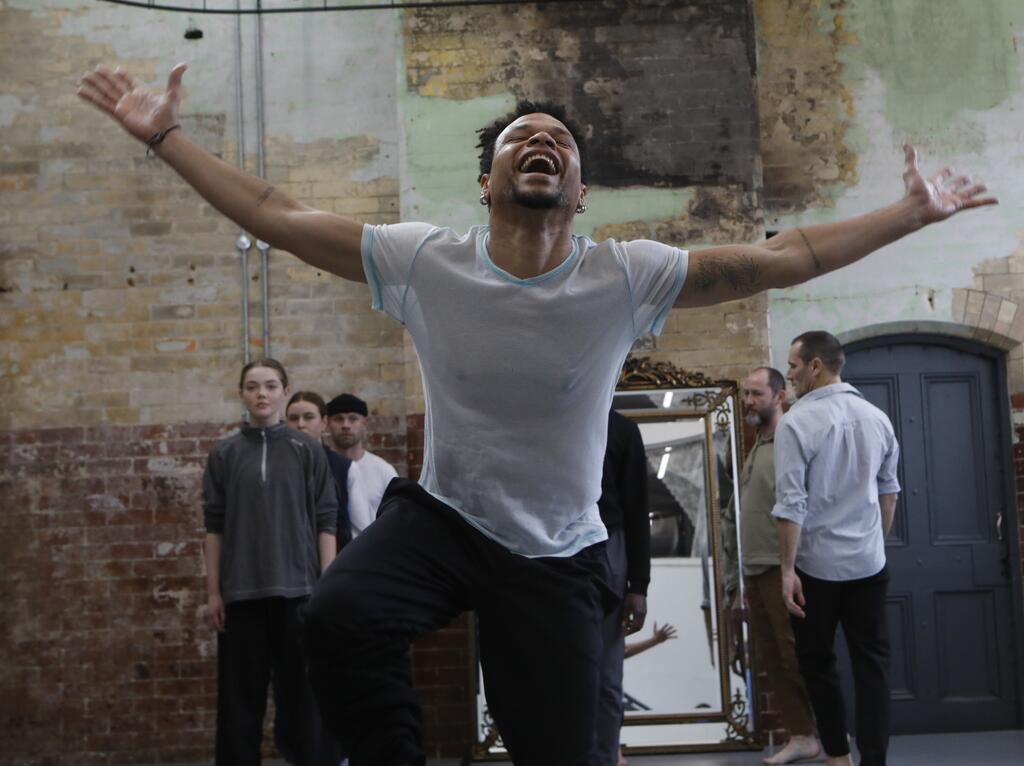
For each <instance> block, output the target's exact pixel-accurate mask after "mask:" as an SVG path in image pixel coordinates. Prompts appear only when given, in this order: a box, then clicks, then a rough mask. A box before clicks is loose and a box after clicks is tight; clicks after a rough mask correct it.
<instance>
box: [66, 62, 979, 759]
mask: <svg viewBox="0 0 1024 766" xmlns="http://www.w3.org/2000/svg"><path fill="white" fill-rule="evenodd" d="M184 72H185V66H184V65H183V64H179V65H177V66H176V67H174V68H173V69H172V70H171V73H170V77H169V80H168V84H167V88H166V90H165V91H163V92H160V91H153V90H149V89H147V88H145V87H144V86H142V85H141V84H139V83H138V82H137V81H136V80H135V79H134V78H133V77H132V76H131V75H129V74H128V73H126V72H123V71H120V70H116V69H115V70H109V69H104V68H99V69H96V70H94V71H92V72H89V73H88V74H87V75H85V77H84V79H83V83H82V86H81V88H80V91H79V92H80V94H81V96H82V97H83V98H84V99H85V100H87V101H89V102H91V103H92V104H94V105H95V106H97V107H98V108H99V109H100V110H101V111H103V112H104V113H105V114H107V115H109V116H110V117H112V118H113V119H114V120H116V121H117V122H118V123H120V124H121V126H122V127H124V128H125V129H126V130H127V131H128V132H129V133H130V134H131V135H133V136H134V137H136V138H138V139H139V140H140V141H142V142H143V143H145V144H147V145H148V147H149V149H150V150H152V151H153V152H155V153H156V154H157V156H159V157H160V158H161V159H162V160H163V161H164V162H166V163H167V164H168V165H170V166H171V167H172V168H173V169H174V170H175V171H177V172H178V173H179V174H180V175H181V177H182V178H184V179H185V181H186V182H187V183H189V184H190V185H191V186H192V187H193V188H195V189H196V191H197V192H199V194H201V195H202V196H203V197H204V198H205V199H206V200H207V201H209V202H210V204H212V205H213V206H214V207H216V208H217V209H218V210H220V211H221V212H222V213H223V214H224V215H226V216H227V217H229V218H230V219H232V220H233V221H234V222H235V223H237V224H238V225H239V226H241V227H242V228H244V229H245V230H247V231H249V232H251V233H253V234H255V235H256V236H257V237H259V238H260V239H261V240H263V241H265V242H268V243H269V244H270V245H271V246H273V247H276V248H279V249H281V250H287V251H289V252H291V253H294V254H295V255H296V256H298V257H299V258H300V259H301V260H303V261H305V262H306V263H308V264H310V265H312V266H314V267H316V268H318V269H321V270H323V271H327V272H330V273H332V274H335V275H337V276H339V277H342V278H344V279H349V280H354V281H358V282H367V283H368V284H369V290H370V295H371V296H372V303H373V306H374V308H376V309H378V310H381V311H384V312H386V313H387V314H388V315H390V316H391V317H392V318H394V319H395V320H397V321H399V322H401V323H402V324H403V325H404V326H405V327H406V328H407V330H408V331H409V334H410V336H411V337H412V340H413V343H414V344H415V347H416V351H417V354H418V358H419V361H420V365H421V369H422V375H423V388H424V394H425V399H426V428H425V436H424V438H425V446H424V465H423V473H422V475H421V477H420V481H419V483H415V482H412V481H408V480H402V479H396V480H394V481H392V482H391V485H390V486H389V488H388V492H387V494H386V495H385V497H384V500H383V502H382V506H381V514H380V517H379V518H378V520H377V521H376V522H375V523H374V524H372V525H371V526H370V527H369V528H368V529H367V531H366V532H365V533H364V534H363V535H361V536H359V537H358V538H356V539H355V540H354V541H353V542H352V543H351V544H350V545H349V546H347V547H346V549H345V550H344V551H343V552H342V554H341V556H340V557H338V559H337V560H336V561H335V563H334V564H333V565H332V566H331V568H330V569H329V570H328V571H327V573H326V575H325V576H324V577H323V578H322V579H321V581H320V582H319V584H318V586H317V588H316V590H315V591H314V594H313V596H312V598H311V600H310V604H309V608H308V611H307V638H308V644H309V650H310V662H311V677H312V680H313V683H314V686H315V689H316V690H317V693H318V699H319V701H320V703H321V711H322V713H323V715H324V719H325V722H326V723H327V725H328V726H330V727H332V731H333V732H334V734H335V735H336V736H337V737H338V739H339V740H340V741H341V744H342V746H343V748H344V749H345V751H346V752H348V753H349V754H350V758H351V762H352V765H353V766H363V764H375V765H384V764H422V763H424V754H423V750H422V746H421V742H420V724H419V711H418V707H417V704H416V700H415V696H414V693H413V689H412V682H411V674H410V668H409V654H408V648H409V645H410V643H411V642H412V641H414V640H415V639H416V638H418V637H419V636H421V635H423V634H424V633H426V632H428V631H431V630H435V629H438V628H440V627H442V626H444V625H445V624H447V623H448V622H449V621H450V620H451V619H452V618H454V617H455V616H456V615H458V614H459V613H460V612H462V611H464V610H467V609H476V610H477V613H478V616H479V623H480V646H481V662H482V668H483V673H484V679H485V683H486V686H487V689H488V692H489V701H490V704H491V712H492V714H493V715H494V718H495V721H496V722H497V724H498V728H499V730H500V731H501V733H502V735H503V737H504V742H505V744H506V745H507V746H508V749H509V752H510V753H511V756H512V758H513V759H514V760H515V762H516V763H519V764H529V766H545V765H546V764H551V765H552V766H554V765H556V764H557V766H583V765H584V764H591V763H593V752H594V748H595V736H594V722H595V715H596V707H597V696H598V695H597V691H598V670H599V666H600V652H601V623H602V620H603V616H604V614H605V612H606V611H607V610H610V609H613V608H618V607H619V605H620V602H619V599H618V598H616V594H615V593H614V592H613V590H612V589H611V588H609V585H608V565H607V564H608V562H607V557H606V554H605V550H604V546H603V545H602V543H603V541H604V540H605V537H606V533H605V529H604V526H603V525H602V524H601V520H600V517H599V515H598V508H597V500H598V498H599V497H600V494H601V471H602V459H603V456H604V449H605V439H606V434H607V413H608V409H609V407H610V406H611V399H612V392H613V391H614V389H615V385H616V382H617V380H618V376H619V370H620V369H621V366H622V363H623V361H624V360H625V358H626V355H627V354H628V353H629V350H630V348H631V346H632V344H633V342H634V341H635V340H636V339H637V338H638V337H639V336H641V335H643V334H645V333H655V334H656V333H658V332H659V331H660V330H661V328H662V325H663V324H664V322H665V318H666V316H667V314H668V311H669V309H671V308H672V307H673V306H675V307H679V308H689V307H693V306H706V305H710V304H714V303H720V302H723V301H731V300H736V299H738V298H744V297H747V296H750V295H753V294H755V293H758V292H760V291H762V290H766V289H768V288H781V287H787V286H791V285H796V284H799V283H801V282H804V281H805V280H808V279H811V278H813V277H815V276H818V275H820V274H823V273H826V272H829V271H833V270H835V269H838V268H841V267H843V266H845V265H847V264H850V263H853V262H854V261H857V260H859V259H860V258H863V257H864V256H865V255H867V254H868V253H870V252H872V251H874V250H877V249H878V248H880V247H882V246H884V245H886V244H888V243H890V242H893V241H894V240H896V239H899V238H900V237H903V236H905V235H907V234H909V233H911V232H913V231H915V230H916V229H919V228H921V227H922V226H925V225H927V224H930V223H934V222H936V221H941V220H943V219H945V218H948V217H949V216H951V215H953V214H954V213H956V212H958V211H961V210H964V209H967V208H973V207H977V206H979V205H985V204H990V203H991V202H994V200H991V199H987V198H984V197H982V196H981V195H982V193H983V192H984V187H982V186H981V185H978V184H974V183H972V182H971V181H970V179H968V178H966V177H964V176H958V177H953V176H952V174H951V173H950V172H949V171H943V172H942V173H939V174H938V175H936V176H934V177H932V178H931V179H925V178H923V177H922V176H921V174H920V173H919V172H918V169H917V158H916V155H915V153H914V151H913V149H912V148H910V147H909V146H908V147H907V148H906V171H905V173H904V180H905V184H906V194H905V196H904V197H903V198H902V199H900V200H899V201H897V202H895V203H893V204H891V205H888V206H886V207H883V208H881V209H879V210H877V211H875V212H873V213H869V214H867V215H863V216H860V217H857V218H853V219H850V220H847V221H843V222H839V223H832V224H824V225H819V226H812V227H807V228H806V229H804V230H803V231H800V230H794V231H787V232H783V233H781V234H779V235H777V236H775V237H772V238H771V239H770V240H768V241H767V242H764V243H762V244H760V245H742V244H741V245H729V246H722V247H712V248H708V249H706V250H703V251H701V252H696V253H692V254H687V252H686V251H684V250H680V249H678V248H675V247H671V246H668V245H664V244H660V243H657V242H651V241H646V240H641V241H632V242H617V241H614V240H611V239H608V240H605V241H603V242H600V243H595V242H592V241H591V240H589V239H587V238H585V237H580V236H575V235H574V234H573V219H574V217H575V216H576V215H578V214H582V213H585V211H586V196H587V186H586V178H587V176H586V174H587V171H588V164H587V162H586V160H585V154H584V150H583V140H584V133H583V132H581V131H580V130H579V129H578V128H577V127H576V126H575V125H574V124H573V123H572V122H571V121H570V120H569V119H568V117H567V116H566V115H565V114H564V111H563V110H562V109H560V108H558V107H556V106H552V105H544V104H536V103H530V102H523V103H520V104H519V106H518V108H517V109H516V110H515V111H514V112H513V113H511V114H509V115H506V116H505V117H503V118H501V119H499V120H496V121H495V122H493V123H491V124H490V125H488V126H487V127H486V128H484V129H483V130H482V131H481V132H480V149H481V152H480V177H479V184H480V185H479V195H480V202H481V204H483V205H486V206H487V208H488V219H489V225H487V226H477V227H474V228H472V229H471V230H470V231H469V232H468V233H467V234H458V233H456V232H453V231H452V230H450V229H446V228H441V227H437V226H434V225H431V224H427V223H413V222H408V223H399V224H395V225H383V226H369V225H367V226H364V225H362V224H360V223H357V222H356V221H353V220H351V219H348V218H345V217H343V216H339V215H334V214H332V213H327V212H323V211H318V210H314V209H311V208H309V207H306V206H305V205H302V204H301V203H299V202H297V201H295V200H292V199H290V198H289V197H287V196H286V195H285V194H283V193H282V192H281V191H279V190H277V189H275V188H274V186H273V185H271V184H270V183H268V182H267V181H265V180H263V179H260V178H257V177H254V176H250V175H247V174H245V173H243V172H242V171H240V170H239V169H238V168H235V167H233V166H231V165H229V164H228V163H226V162H224V161H222V160H220V159H218V158H216V157H214V156H212V155H211V154H210V153H208V152H206V151H204V150H203V149H201V148H200V147H199V146H197V145H196V144H195V143H193V142H192V141H191V140H190V139H189V137H188V136H187V135H186V134H185V132H184V131H183V130H181V129H180V126H179V123H178V107H179V101H180V97H181V80H182V75H183V74H184Z"/></svg>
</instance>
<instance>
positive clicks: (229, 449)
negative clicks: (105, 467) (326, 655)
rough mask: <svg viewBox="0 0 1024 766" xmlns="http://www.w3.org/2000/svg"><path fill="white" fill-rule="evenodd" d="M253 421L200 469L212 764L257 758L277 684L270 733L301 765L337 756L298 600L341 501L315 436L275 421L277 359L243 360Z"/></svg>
mask: <svg viewBox="0 0 1024 766" xmlns="http://www.w3.org/2000/svg"><path fill="white" fill-rule="evenodd" d="M239 394H240V396H241V398H242V401H243V403H244V405H245V408H246V410H247V411H248V413H249V425H246V426H243V427H242V428H241V429H240V430H239V431H237V432H235V433H234V434H231V435H230V436H228V437H227V438H225V439H222V440H220V441H219V442H217V443H216V444H215V445H214V447H213V449H212V450H210V455H209V457H208V459H207V462H206V472H205V473H204V475H203V517H204V522H205V525H206V540H205V543H204V553H205V559H206V589H207V617H208V619H209V621H210V624H211V625H212V626H213V627H214V628H215V629H216V630H217V734H216V737H217V738H216V762H217V764H223V765H225V766H250V765H251V766H258V764H259V763H260V761H261V757H260V741H261V739H262V736H263V716H264V713H265V711H266V704H267V686H268V685H269V684H270V683H271V681H272V682H273V687H274V699H275V701H276V703H277V707H278V714H277V721H276V722H275V739H276V740H278V741H279V742H280V746H281V748H282V750H283V751H284V752H287V753H288V754H289V756H290V758H292V759H294V762H295V763H297V764H299V765H300V766H307V765H308V766H327V764H330V765H331V766H337V763H338V761H339V758H338V754H337V752H336V751H337V745H336V744H334V743H333V741H332V740H330V738H328V737H325V736H323V734H322V732H321V726H320V716H319V713H318V712H317V706H316V703H315V702H314V699H313V694H312V689H311V687H310V685H309V681H308V679H307V675H306V667H305V660H304V652H303V649H302V642H301V635H302V622H301V619H300V610H301V608H302V607H303V606H304V605H305V603H306V602H307V600H308V599H309V595H310V593H312V591H313V585H314V584H315V583H316V581H317V579H318V578H319V576H320V574H321V572H322V571H323V570H325V569H326V568H327V565H328V564H330V563H331V561H332V559H333V558H334V553H335V537H334V533H335V525H336V524H337V517H338V510H337V501H336V499H335V496H334V481H333V479H332V478H331V473H330V470H329V469H328V465H327V456H326V455H325V454H324V450H323V447H322V445H321V444H320V442H319V441H317V440H316V439H313V438H311V437H310V436H308V435H306V434H303V433H299V432H296V431H295V430H292V429H290V428H288V427H287V426H285V425H284V423H282V422H281V410H282V406H283V404H284V400H285V397H286V396H287V395H288V376H287V374H286V373H285V371H284V368H283V367H282V366H281V364H280V363H279V362H277V361H276V360H273V359H260V360H258V361H255V362H251V363H249V364H247V365H246V366H245V367H243V368H242V375H241V379H240V382H239Z"/></svg>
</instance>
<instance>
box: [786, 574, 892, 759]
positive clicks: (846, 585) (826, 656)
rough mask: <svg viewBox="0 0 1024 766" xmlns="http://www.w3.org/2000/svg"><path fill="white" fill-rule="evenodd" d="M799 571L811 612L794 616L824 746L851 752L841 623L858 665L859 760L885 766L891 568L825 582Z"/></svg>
mask: <svg viewBox="0 0 1024 766" xmlns="http://www.w3.org/2000/svg"><path fill="white" fill-rule="evenodd" d="M796 573H797V575H798V576H799V577H800V582H801V584H802V585H803V592H804V601H805V606H804V613H805V614H806V615H807V616H806V617H804V618H800V617H795V616H792V615H791V617H790V620H791V622H792V624H793V636H794V638H795V639H796V656H797V660H798V661H799V663H800V672H801V673H802V674H803V677H804V681H805V682H806V684H807V692H808V694H809V695H810V697H811V705H812V706H813V708H814V716H815V718H816V719H817V721H818V734H819V735H820V737H821V744H822V747H824V748H825V752H826V753H827V754H828V755H830V756H842V755H846V754H847V753H849V752H850V744H849V741H848V739H847V732H846V706H845V705H844V704H843V693H842V690H841V689H840V687H839V673H838V671H837V669H836V655H835V651H834V644H835V637H836V626H838V625H842V626H843V634H844V635H845V637H846V645H847V647H848V648H849V650H850V662H851V664H852V666H853V684H854V694H855V697H856V711H855V717H854V720H855V721H856V724H855V736H856V738H857V749H858V750H859V751H860V763H861V766H885V754H886V750H887V749H888V746H889V707H890V696H889V626H888V621H887V619H886V612H885V600H886V595H887V593H888V591H889V569H888V566H886V567H883V568H882V571H880V572H879V573H878V574H876V575H872V576H871V577H865V578H863V579H860V580H843V581H833V580H820V579H818V578H816V577H811V576H810V575H809V574H807V573H806V572H802V571H800V570H799V569H797V570H796Z"/></svg>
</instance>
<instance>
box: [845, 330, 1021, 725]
mask: <svg viewBox="0 0 1024 766" xmlns="http://www.w3.org/2000/svg"><path fill="white" fill-rule="evenodd" d="M933 340H935V341H937V342H928V341H927V340H923V341H922V340H921V339H917V338H910V339H908V338H907V336H903V340H902V341H900V340H898V339H890V340H889V341H886V340H882V341H877V340H876V341H873V342H871V343H870V344H868V343H863V342H862V343H861V344H857V345H855V346H852V347H851V348H850V350H849V351H848V354H847V363H846V369H845V370H844V372H843V379H844V380H846V381H847V382H849V383H851V384H852V385H854V386H856V387H857V388H858V389H859V390H860V391H861V393H862V394H863V395H864V396H865V397H866V398H867V399H868V400H869V401H871V402H872V403H873V404H875V405H876V406H878V407H880V408H881V409H882V410H884V411H885V412H886V413H887V414H888V415H889V417H890V419H891V420H892V423H893V426H894V427H895V429H896V435H897V437H898V438H899V441H900V446H901V448H902V456H901V460H900V484H901V486H902V487H903V492H902V493H901V495H900V500H899V505H898V507H897V510H896V518H895V521H894V523H893V528H892V532H891V533H890V535H889V538H888V540H887V542H886V555H887V557H888V561H889V568H890V572H891V578H892V580H891V587H890V594H889V615H888V616H889V625H890V636H891V640H892V676H891V677H892V695H893V720H892V723H893V733H924V732H940V731H971V730H984V729H1006V728H1014V727H1016V726H1017V725H1018V720H1019V719H1018V715H1019V714H1018V695H1019V694H1020V689H1019V688H1018V682H1017V679H1018V669H1017V667H1016V662H1015V656H1016V652H1015V645H1014V642H1015V641H1016V640H1017V639H1016V637H1015V610H1014V608H1013V602H1012V597H1011V581H1010V578H1011V571H1010V566H1011V564H1010V557H1009V551H1010V546H1009V545H1008V543H1007V540H1006V536H1007V534H1011V533H1014V532H1013V531H1012V527H1010V526H1009V520H1008V517H1012V515H1013V514H1011V507H1010V505H1009V503H1010V498H1008V497H1007V495H1008V492H1007V482H1006V472H1007V471H1010V470H1011V464H1010V456H1009V455H1007V454H1006V447H1005V445H1006V443H1007V441H1008V440H1007V439H1006V431H1005V429H1006V428H1007V427H1008V424H1005V423H1002V422H1001V421H1002V420H1003V418H1004V417H1005V416H1004V415H1002V412H1003V409H1002V408H1001V407H1000V397H1003V396H1005V394H1004V393H1003V392H1002V391H1000V390H999V388H1000V386H999V380H1000V378H999V374H998V368H997V362H996V361H995V360H994V359H992V358H990V357H988V356H984V355H979V354H975V353H971V352H970V351H969V350H967V349H966V348H963V347H961V348H957V347H955V346H949V345H945V344H944V343H943V342H941V341H939V339H933ZM839 654H840V657H841V658H842V659H843V662H844V664H846V667H845V668H844V675H845V676H846V680H847V684H846V688H847V689H850V688H851V687H850V685H849V683H848V681H849V666H848V659H847V657H846V656H845V651H840V652H839ZM850 709H851V711H852V709H853V708H852V706H851V708H850Z"/></svg>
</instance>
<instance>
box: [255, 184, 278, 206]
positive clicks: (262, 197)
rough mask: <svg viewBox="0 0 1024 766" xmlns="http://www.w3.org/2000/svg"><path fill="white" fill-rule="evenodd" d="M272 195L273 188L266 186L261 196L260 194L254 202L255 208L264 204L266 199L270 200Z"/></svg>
mask: <svg viewBox="0 0 1024 766" xmlns="http://www.w3.org/2000/svg"><path fill="white" fill-rule="evenodd" d="M273 193H274V187H273V186H268V187H267V188H266V189H265V190H264V192H263V194H261V195H260V196H259V199H257V200H256V207H259V206H260V205H262V204H263V203H264V202H266V201H267V200H268V199H270V195H271V194H273Z"/></svg>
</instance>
